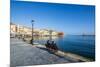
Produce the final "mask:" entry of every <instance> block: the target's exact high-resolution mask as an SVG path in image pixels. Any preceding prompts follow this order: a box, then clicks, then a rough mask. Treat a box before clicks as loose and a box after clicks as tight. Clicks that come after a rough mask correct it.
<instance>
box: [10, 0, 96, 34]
mask: <svg viewBox="0 0 100 67" xmlns="http://www.w3.org/2000/svg"><path fill="white" fill-rule="evenodd" d="M31 20H34V21H35V22H34V27H35V28H39V29H53V30H55V31H60V32H64V34H73V35H74V34H83V33H86V34H94V32H95V6H93V5H74V4H58V3H42V2H24V1H11V22H13V23H15V24H20V25H24V26H27V27H31Z"/></svg>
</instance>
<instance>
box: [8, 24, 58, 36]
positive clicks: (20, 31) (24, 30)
mask: <svg viewBox="0 0 100 67" xmlns="http://www.w3.org/2000/svg"><path fill="white" fill-rule="evenodd" d="M33 33H34V34H33V35H34V36H50V35H51V36H57V35H59V32H56V31H54V30H48V29H34V31H33ZM10 34H13V35H21V36H24V35H27V36H32V29H31V28H29V27H26V26H21V25H15V24H13V23H11V25H10Z"/></svg>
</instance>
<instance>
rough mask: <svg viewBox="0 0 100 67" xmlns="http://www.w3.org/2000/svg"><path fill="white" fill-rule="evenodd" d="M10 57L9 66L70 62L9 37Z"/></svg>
mask: <svg viewBox="0 0 100 67" xmlns="http://www.w3.org/2000/svg"><path fill="white" fill-rule="evenodd" d="M10 58H11V60H10V66H11V67H16V66H28V65H43V64H57V63H68V62H71V61H69V58H67V59H66V58H64V57H60V56H57V55H55V54H53V53H52V52H49V51H47V50H45V49H40V48H37V47H34V46H32V45H30V44H27V43H26V42H23V41H22V40H19V39H17V38H11V39H10Z"/></svg>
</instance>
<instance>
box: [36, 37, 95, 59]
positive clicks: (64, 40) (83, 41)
mask: <svg viewBox="0 0 100 67" xmlns="http://www.w3.org/2000/svg"><path fill="white" fill-rule="evenodd" d="M52 39H53V40H54V41H55V42H56V44H57V46H58V48H59V50H61V51H64V52H71V53H74V54H78V55H81V56H84V57H87V58H90V59H93V60H95V36H92V35H84V36H82V35H66V36H61V37H56V36H55V37H52ZM47 40H49V37H36V39H35V42H38V43H40V44H45V43H46V41H47Z"/></svg>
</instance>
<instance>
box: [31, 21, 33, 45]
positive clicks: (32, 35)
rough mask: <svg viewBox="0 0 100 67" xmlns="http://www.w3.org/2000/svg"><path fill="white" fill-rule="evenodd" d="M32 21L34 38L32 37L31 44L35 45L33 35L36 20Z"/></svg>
mask: <svg viewBox="0 0 100 67" xmlns="http://www.w3.org/2000/svg"><path fill="white" fill-rule="evenodd" d="M31 23H32V39H31V44H32V45H34V37H33V32H34V20H32V21H31Z"/></svg>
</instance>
